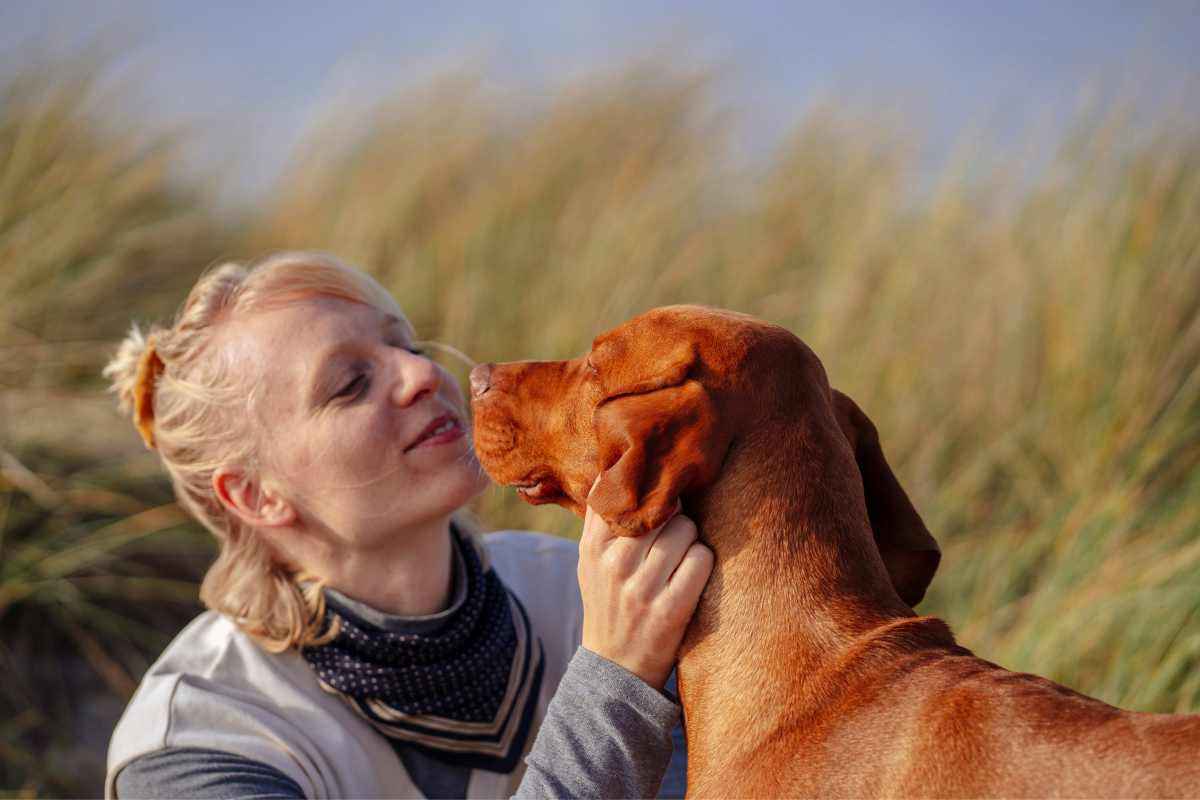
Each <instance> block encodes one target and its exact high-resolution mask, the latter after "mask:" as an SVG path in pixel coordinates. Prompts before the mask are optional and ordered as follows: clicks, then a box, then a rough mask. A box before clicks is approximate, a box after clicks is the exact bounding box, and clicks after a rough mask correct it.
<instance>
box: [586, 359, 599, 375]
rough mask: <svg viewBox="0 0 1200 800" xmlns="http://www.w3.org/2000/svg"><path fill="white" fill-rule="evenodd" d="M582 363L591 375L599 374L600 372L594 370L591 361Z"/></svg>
mask: <svg viewBox="0 0 1200 800" xmlns="http://www.w3.org/2000/svg"><path fill="white" fill-rule="evenodd" d="M583 363H584V365H585V366H586V367H587V370H588V372H590V373H592V374H593V375H599V374H600V371H599V370H597V369H596V365H595V364H593V363H592V360H591V359H590V358H589V359H588V360H587V361H585V362H583Z"/></svg>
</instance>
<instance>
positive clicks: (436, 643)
mask: <svg viewBox="0 0 1200 800" xmlns="http://www.w3.org/2000/svg"><path fill="white" fill-rule="evenodd" d="M453 539H454V542H455V546H456V547H457V549H458V551H459V553H460V554H461V556H462V561H463V565H464V566H465V578H466V596H465V598H464V600H463V602H462V603H461V605H459V606H458V607H457V608H456V609H455V610H454V612H453V613H451V614H450V615H449V616H448V617H447V618H446V620H445V621H444V622H443V623H442V624H441V625H440V626H439V627H437V628H436V629H435V630H433V631H431V632H429V633H422V634H414V633H396V632H393V631H388V630H384V629H382V628H378V627H376V626H374V625H371V624H369V623H367V622H365V621H363V620H353V619H350V618H349V617H347V616H346V615H343V614H338V613H337V612H336V611H335V610H333V609H332V608H329V607H328V606H327V607H326V613H325V624H326V626H329V625H331V624H333V621H334V620H335V619H337V620H340V623H341V629H340V630H339V632H338V635H337V636H336V637H335V638H334V639H333V641H331V642H329V643H328V644H326V645H324V646H322V647H315V648H313V647H309V648H304V649H303V651H302V653H303V655H304V658H305V659H306V660H307V661H308V663H309V664H310V665H311V666H312V668H313V670H314V671H315V672H316V673H317V677H318V679H319V680H320V682H321V687H322V688H323V689H325V690H326V691H328V692H330V693H332V694H335V695H338V696H340V697H342V698H343V699H344V700H345V701H346V702H347V703H349V704H350V706H351V707H352V708H353V709H354V710H355V711H357V712H358V713H359V714H361V715H362V716H363V717H365V718H366V719H367V720H368V721H369V722H370V723H371V724H372V725H374V726H375V728H376V729H377V730H379V731H380V732H382V733H383V734H384V735H385V736H388V737H389V738H392V739H395V740H399V741H404V742H407V743H409V744H412V745H414V746H416V747H419V748H421V749H424V750H427V751H433V753H434V754H435V755H437V756H438V757H439V758H441V759H443V760H448V761H450V762H452V763H455V764H460V765H462V766H469V767H471V768H476V769H487V770H491V771H493V772H504V773H507V772H511V771H512V770H513V769H514V768H515V767H516V765H517V764H518V762H519V759H520V757H521V755H522V753H523V752H524V749H525V740H526V739H527V738H528V733H529V729H530V727H531V723H532V718H533V712H534V710H535V709H536V707H537V701H538V695H539V690H540V688H541V680H542V666H543V665H542V645H541V642H540V641H538V640H537V638H536V637H535V636H533V635H532V633H531V631H530V629H529V618H528V616H527V615H526V613H525V609H524V608H523V607H522V606H521V603H520V601H519V600H517V598H516V596H515V595H513V594H512V592H510V591H509V590H508V588H507V587H506V586H505V585H504V583H503V582H502V581H501V580H500V577H499V576H498V575H496V573H495V571H493V570H492V569H491V568H490V566H488V565H486V564H485V563H484V558H485V555H484V554H483V552H482V551H481V549H479V545H478V544H477V543H475V542H474V541H473V540H472V539H470V538H468V537H463V536H461V535H460V534H459V533H458V532H457V531H456V532H454V534H453Z"/></svg>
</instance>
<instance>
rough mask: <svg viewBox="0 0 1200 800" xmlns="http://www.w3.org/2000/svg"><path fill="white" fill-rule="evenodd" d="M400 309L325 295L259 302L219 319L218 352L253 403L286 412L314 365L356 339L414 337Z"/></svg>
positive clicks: (346, 348)
mask: <svg viewBox="0 0 1200 800" xmlns="http://www.w3.org/2000/svg"><path fill="white" fill-rule="evenodd" d="M398 311H399V309H396V310H395V311H390V310H389V311H384V310H381V309H377V308H375V307H373V306H370V305H366V304H364V303H359V302H355V301H352V300H346V299H343V298H339V297H327V296H323V295H319V296H309V297H302V298H296V299H295V300H294V301H293V302H290V303H285V304H278V305H272V306H269V307H259V308H256V309H255V310H254V311H253V312H250V313H244V314H238V315H234V316H233V317H231V318H229V319H228V320H226V321H225V322H224V323H223V326H222V329H221V331H220V333H219V335H218V337H217V339H216V341H215V344H216V345H217V346H218V348H219V350H220V351H221V352H220V354H219V355H218V358H219V359H220V360H221V361H222V362H224V363H223V365H222V366H223V367H224V369H225V371H226V372H227V375H228V378H229V379H230V381H231V382H232V381H241V382H243V383H244V385H245V386H246V387H247V388H248V390H249V391H250V394H251V397H252V398H253V400H254V401H255V402H254V405H255V406H257V407H259V408H260V409H262V410H270V409H274V410H275V411H280V412H285V411H288V409H289V408H290V407H291V406H293V405H297V404H298V403H299V402H300V398H301V397H302V396H304V391H305V389H306V388H307V387H308V385H309V383H310V382H311V381H312V380H313V378H314V376H315V375H316V373H317V371H318V370H320V369H321V368H322V367H323V366H325V365H326V363H327V362H328V361H329V360H330V359H331V358H336V357H339V354H342V353H347V352H352V351H353V348H354V346H355V344H356V343H357V344H365V343H368V342H373V341H378V339H379V337H380V335H381V334H387V335H390V336H395V337H397V338H400V339H402V340H405V341H413V339H414V333H413V329H412V325H411V324H410V323H409V321H408V320H407V319H406V318H405V317H404V316H403V315H399V314H398ZM276 407H278V408H276Z"/></svg>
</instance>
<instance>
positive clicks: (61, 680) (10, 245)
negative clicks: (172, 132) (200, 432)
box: [0, 56, 224, 796]
mask: <svg viewBox="0 0 1200 800" xmlns="http://www.w3.org/2000/svg"><path fill="white" fill-rule="evenodd" d="M100 66H102V63H101V62H99V61H97V60H96V59H95V58H93V57H90V56H89V57H84V58H81V59H80V60H78V61H77V62H75V63H72V64H60V65H58V66H56V67H55V68H53V69H49V70H45V71H43V70H31V71H30V72H29V73H28V74H24V75H19V76H17V77H16V78H15V79H13V80H11V81H10V82H8V83H7V84H6V85H4V86H3V87H2V88H0V297H2V301H0V669H3V671H4V675H5V679H4V680H3V681H0V787H2V788H3V789H4V790H5V791H6V792H8V791H12V792H14V793H21V794H36V793H50V794H57V795H73V796H86V795H94V794H95V792H96V791H97V789H96V787H97V785H98V783H97V780H98V779H97V776H99V775H103V758H104V748H105V744H106V740H107V735H108V731H109V730H111V725H112V723H113V721H114V717H113V713H114V711H119V710H120V706H121V705H122V704H123V702H124V701H125V700H126V699H128V697H129V695H130V694H132V691H133V689H134V687H135V686H136V684H137V681H138V679H139V678H140V676H141V673H142V672H143V671H145V669H146V667H147V666H148V664H149V662H150V659H151V658H153V656H154V655H155V654H156V653H157V651H158V650H160V649H161V647H162V646H163V645H164V644H165V642H166V641H167V640H168V638H169V636H170V634H171V631H172V630H173V629H174V628H177V627H178V625H179V624H180V623H181V621H183V620H184V619H186V617H187V616H189V615H190V614H194V613H195V611H196V610H197V605H198V604H197V602H196V598H195V595H196V590H195V581H196V579H197V577H198V576H199V575H200V574H201V569H202V565H203V563H204V562H205V561H206V560H207V559H208V558H209V557H210V556H211V546H210V545H209V543H208V541H207V539H205V538H202V537H199V536H198V535H197V532H196V530H195V529H194V528H191V527H189V526H188V525H187V524H186V520H185V519H184V515H183V514H182V513H181V512H180V511H179V509H178V508H177V507H176V506H175V505H174V503H173V502H172V501H171V496H170V492H169V490H168V489H167V487H166V486H165V485H164V482H163V480H162V479H161V477H159V476H158V474H157V473H156V472H154V471H152V469H153V464H152V462H151V461H150V460H148V459H147V458H146V456H145V455H144V454H141V453H138V452H137V451H136V449H133V448H130V447H129V444H130V443H129V441H128V437H127V435H125V434H126V431H124V430H123V426H121V425H120V424H119V421H118V420H117V419H116V418H115V415H114V413H113V411H112V403H111V400H110V399H109V398H107V397H105V396H104V393H103V391H102V387H101V386H100V385H99V381H98V377H99V372H98V371H99V369H100V367H101V365H102V364H103V363H104V361H105V358H106V356H107V355H108V354H109V353H111V351H112V350H113V344H114V339H115V338H116V337H118V336H119V334H120V333H121V332H122V331H123V330H124V328H126V327H127V326H128V324H129V319H130V316H131V315H139V314H144V315H160V314H163V313H166V312H167V311H168V310H169V309H170V308H172V307H173V306H174V305H175V304H176V303H177V302H178V298H179V295H180V293H181V292H182V291H183V290H184V288H185V287H186V285H187V284H188V283H189V282H190V281H191V280H192V278H193V277H194V275H195V272H196V271H197V269H198V267H199V266H200V265H198V264H196V263H195V261H194V260H195V259H196V258H197V257H200V258H201V259H203V258H205V257H211V253H212V252H213V251H212V250H211V249H207V248H211V247H212V246H213V245H214V244H216V243H217V242H218V241H220V239H221V238H222V237H223V236H224V234H223V232H221V231H218V230H217V229H216V228H215V227H214V226H213V225H211V224H209V223H208V222H207V221H206V215H207V212H206V210H205V209H204V207H203V205H202V204H201V203H200V202H198V198H197V197H196V193H195V192H193V191H191V190H190V189H186V188H182V187H178V186H175V185H174V182H173V181H172V179H171V177H170V174H169V168H170V166H171V164H172V161H173V159H174V158H175V157H176V156H175V146H174V141H173V139H172V138H171V137H169V136H166V135H164V134H162V133H152V134H144V133H139V132H138V131H136V130H135V129H134V128H133V127H132V126H129V125H126V126H125V128H126V129H125V130H122V124H121V120H119V119H112V118H108V117H107V116H106V109H108V108H109V101H110V100H111V99H112V98H111V97H110V96H109V95H108V94H107V93H106V92H105V91H104V90H103V89H101V87H100V85H99V84H98V83H97V77H96V76H97V75H98V74H99V69H98V68H99V67H100Z"/></svg>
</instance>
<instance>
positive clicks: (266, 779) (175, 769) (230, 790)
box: [116, 747, 304, 800]
mask: <svg viewBox="0 0 1200 800" xmlns="http://www.w3.org/2000/svg"><path fill="white" fill-rule="evenodd" d="M116 792H117V797H118V798H122V800H126V799H128V798H144V797H171V798H180V800H236V799H237V798H255V799H256V800H303V798H304V792H303V791H301V789H300V787H299V786H298V785H297V784H296V782H295V781H294V780H292V779H291V778H289V777H288V776H287V775H284V774H283V773H282V772H280V771H279V770H277V769H275V768H274V767H272V766H270V765H268V764H264V763H262V762H261V761H252V760H251V759H248V758H244V757H242V756H239V755H236V754H234V753H226V752H224V751H221V750H206V749H202V748H199V747H169V748H167V749H165V750H157V751H155V752H153V753H147V754H146V755H144V756H138V757H137V758H135V759H134V760H133V761H130V762H129V763H128V764H126V765H125V766H124V767H123V768H122V769H121V771H120V772H118V773H117V785H116Z"/></svg>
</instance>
